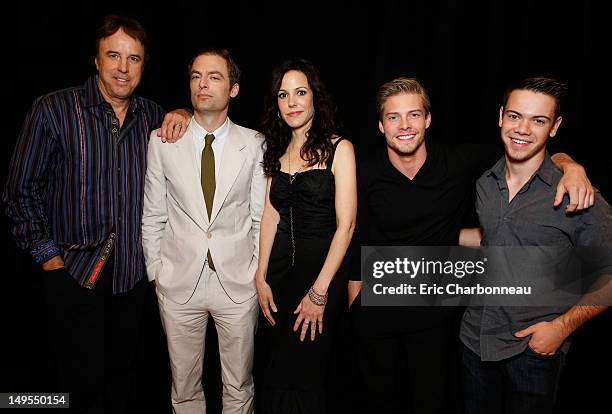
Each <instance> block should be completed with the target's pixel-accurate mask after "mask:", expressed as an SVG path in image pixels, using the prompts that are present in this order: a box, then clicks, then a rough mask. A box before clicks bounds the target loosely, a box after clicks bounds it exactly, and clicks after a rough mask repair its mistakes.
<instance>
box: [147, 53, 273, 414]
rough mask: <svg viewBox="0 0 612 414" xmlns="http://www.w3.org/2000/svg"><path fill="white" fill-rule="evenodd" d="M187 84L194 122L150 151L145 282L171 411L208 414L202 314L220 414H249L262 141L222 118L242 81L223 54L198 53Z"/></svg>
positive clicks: (262, 184) (261, 201)
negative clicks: (215, 352)
mask: <svg viewBox="0 0 612 414" xmlns="http://www.w3.org/2000/svg"><path fill="white" fill-rule="evenodd" d="M189 75H190V89H191V101H192V104H193V107H194V114H193V118H192V119H191V121H190V123H189V126H188V128H187V132H186V133H185V135H184V136H183V138H182V139H181V140H180V141H178V142H177V143H176V144H164V143H162V142H161V141H160V140H159V139H152V140H151V141H150V144H149V149H148V166H147V175H146V180H145V201H144V212H143V219H142V233H143V234H142V236H143V244H144V251H145V258H146V265H147V272H148V275H149V280H152V281H155V285H156V288H157V289H156V290H157V296H158V301H159V307H160V315H161V318H162V323H163V326H164V329H165V331H166V336H167V339H168V350H169V354H170V363H171V368H172V406H173V411H174V412H175V413H205V412H206V408H205V401H204V392H203V390H202V384H201V381H202V362H203V356H204V337H205V333H206V326H207V322H208V316H209V314H210V315H211V316H212V318H213V319H214V322H215V325H216V327H217V332H218V335H219V353H220V357H221V370H222V379H223V412H224V413H251V412H252V411H253V379H252V375H251V371H252V365H253V340H254V335H255V325H256V320H257V311H258V307H257V295H256V291H255V283H254V277H255V270H256V269H257V256H258V245H259V224H260V220H261V215H262V211H263V204H264V199H265V177H264V174H263V169H262V166H261V161H262V157H263V149H262V141H263V140H262V139H261V138H260V137H258V136H257V135H258V134H257V132H256V131H253V130H251V129H247V128H243V127H241V126H238V125H236V124H234V123H233V122H232V121H230V119H229V118H228V117H227V111H228V106H229V101H230V99H231V98H234V97H235V96H236V95H237V94H238V89H239V85H238V82H239V78H240V71H239V69H238V67H237V66H236V64H235V63H234V60H233V59H232V57H231V56H230V54H229V53H228V52H227V51H226V50H224V49H207V50H205V51H202V52H200V53H199V54H198V55H197V56H196V57H195V58H194V59H193V60H192V62H191V63H190V65H189ZM154 134H155V132H154V133H153V135H152V136H153V137H154V138H155V135H154Z"/></svg>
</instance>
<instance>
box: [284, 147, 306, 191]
mask: <svg viewBox="0 0 612 414" xmlns="http://www.w3.org/2000/svg"><path fill="white" fill-rule="evenodd" d="M287 149H288V151H287V164H288V167H289V184H293V181H295V177H297V175H298V173H299V172H300V171H302V168H304V165H303V164H302V166H300V168H298V169H297V170H296V171H295V172H294V173H293V174H291V149H289V147H287ZM300 158H302V157H301V156H300Z"/></svg>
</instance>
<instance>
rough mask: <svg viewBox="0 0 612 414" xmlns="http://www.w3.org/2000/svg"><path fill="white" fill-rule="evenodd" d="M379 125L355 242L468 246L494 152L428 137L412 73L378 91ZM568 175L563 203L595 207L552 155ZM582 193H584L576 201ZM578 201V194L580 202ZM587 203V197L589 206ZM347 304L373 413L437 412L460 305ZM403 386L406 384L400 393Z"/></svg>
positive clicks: (421, 95) (575, 172)
mask: <svg viewBox="0 0 612 414" xmlns="http://www.w3.org/2000/svg"><path fill="white" fill-rule="evenodd" d="M377 107H378V112H379V129H380V131H381V132H382V133H383V134H384V136H385V140H386V144H387V145H386V147H384V148H381V149H380V150H379V151H377V152H376V153H375V154H374V156H372V157H371V158H370V159H368V160H366V161H365V162H363V163H362V164H361V165H360V169H359V178H358V179H359V183H358V184H359V204H358V225H357V233H356V234H357V236H356V238H355V240H354V245H355V247H356V248H357V249H358V248H359V246H368V245H396V246H398V245H399V246H401V245H410V246H435V245H438V246H453V245H457V244H459V242H460V233H461V238H463V239H464V240H462V242H463V243H464V244H465V243H469V242H470V235H471V233H470V232H468V231H464V232H461V227H462V223H463V217H464V215H465V211H466V208H467V205H468V203H469V200H470V194H471V193H472V189H473V188H474V182H475V181H476V178H477V177H478V175H479V174H480V173H481V172H482V171H484V170H485V168H486V167H489V166H490V165H492V164H493V163H494V162H495V159H496V158H497V156H498V154H497V153H496V151H495V150H491V149H490V148H488V147H487V146H482V145H457V146H450V145H442V144H441V143H437V142H435V141H431V140H430V141H427V142H426V140H425V132H426V130H427V128H428V127H429V125H430V123H431V113H430V103H429V97H428V94H427V91H426V90H425V89H424V88H423V87H422V86H421V85H420V83H419V82H418V81H417V80H416V79H409V78H398V79H395V80H392V81H390V82H388V83H386V84H384V85H383V86H382V87H381V88H380V89H379V92H378V96H377ZM553 158H554V160H555V162H556V163H557V164H558V165H559V166H560V167H561V168H563V170H564V172H565V175H564V178H563V179H562V180H561V182H560V184H559V187H558V188H557V190H558V191H557V197H556V198H555V200H554V201H553V200H551V205H552V204H553V202H554V203H559V202H560V201H561V198H562V195H563V193H565V192H569V193H570V198H571V203H574V204H575V208H583V207H588V206H589V205H590V204H591V196H592V193H593V189H592V187H591V186H590V183H589V182H588V179H586V176H585V175H584V170H583V169H582V167H580V166H579V165H577V164H575V163H574V162H573V161H572V160H571V159H570V158H569V157H568V156H566V155H564V154H556V155H555V156H554V157H553ZM579 195H582V197H581V198H580V197H579ZM579 198H580V200H578V199H579ZM585 200H586V202H585ZM353 257H354V260H353V266H352V268H353V272H352V275H351V278H352V279H353V280H351V281H350V282H349V301H350V302H351V303H352V302H353V300H355V298H356V297H357V294H358V293H359V291H360V289H361V281H360V276H361V272H360V255H359V252H358V251H356V252H355V254H354V255H353ZM355 302H356V303H353V304H352V306H351V312H352V316H353V322H354V326H355V329H356V331H357V335H358V337H359V342H360V343H359V359H360V361H359V364H360V368H361V370H362V372H363V374H364V375H363V376H364V379H365V381H366V386H367V390H368V393H367V397H366V399H367V401H368V404H369V405H370V407H368V411H369V412H376V413H397V412H401V411H402V410H406V405H407V404H408V405H409V406H410V407H411V412H417V413H425V412H431V413H436V412H443V411H444V410H445V407H444V406H445V401H447V400H448V389H449V388H448V382H449V372H450V367H451V366H452V360H451V356H452V355H453V354H454V352H455V350H456V347H455V345H456V338H457V335H458V334H457V328H456V326H457V322H456V321H457V317H458V314H457V310H455V309H453V308H440V307H438V308H434V307H429V308H422V307H418V308H417V307H410V308H408V307H405V308H399V307H362V306H361V303H360V298H357V299H356V301H355ZM400 384H401V385H406V386H407V387H408V388H407V389H406V388H404V389H402V390H400V387H399V386H400Z"/></svg>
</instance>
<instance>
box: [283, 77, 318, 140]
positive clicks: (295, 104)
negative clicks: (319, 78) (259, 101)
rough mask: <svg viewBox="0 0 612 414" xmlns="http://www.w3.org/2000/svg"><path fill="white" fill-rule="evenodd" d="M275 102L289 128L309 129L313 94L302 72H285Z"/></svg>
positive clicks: (312, 109)
mask: <svg viewBox="0 0 612 414" xmlns="http://www.w3.org/2000/svg"><path fill="white" fill-rule="evenodd" d="M277 102H278V111H279V113H280V115H281V117H282V119H283V120H284V121H285V122H286V123H287V125H289V127H291V129H293V130H299V129H304V130H306V131H308V129H310V127H311V126H312V118H313V117H314V95H313V92H312V89H311V88H310V85H309V84H308V79H307V78H306V75H305V74H304V73H303V72H300V71H297V70H290V71H288V72H287V73H285V75H284V76H283V80H282V82H281V86H280V89H279V91H278V95H277Z"/></svg>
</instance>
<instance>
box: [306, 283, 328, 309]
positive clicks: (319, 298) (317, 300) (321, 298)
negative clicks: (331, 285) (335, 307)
mask: <svg viewBox="0 0 612 414" xmlns="http://www.w3.org/2000/svg"><path fill="white" fill-rule="evenodd" d="M308 298H309V299H310V301H311V302H312V303H314V304H315V305H319V306H324V305H325V304H326V303H327V293H326V294H324V295H319V294H318V293H317V292H315V291H314V289H313V288H312V286H311V287H310V289H308Z"/></svg>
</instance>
